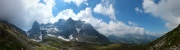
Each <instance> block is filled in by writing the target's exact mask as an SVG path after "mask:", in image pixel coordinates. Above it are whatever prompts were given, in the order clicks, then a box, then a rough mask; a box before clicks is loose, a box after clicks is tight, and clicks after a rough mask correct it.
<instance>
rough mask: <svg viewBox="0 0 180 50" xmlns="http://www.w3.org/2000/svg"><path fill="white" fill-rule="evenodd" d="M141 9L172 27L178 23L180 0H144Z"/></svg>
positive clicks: (179, 18)
mask: <svg viewBox="0 0 180 50" xmlns="http://www.w3.org/2000/svg"><path fill="white" fill-rule="evenodd" d="M142 5H143V9H144V11H145V13H150V14H152V15H154V16H156V17H160V18H162V19H164V20H165V21H166V24H165V26H166V27H168V28H170V29H172V28H175V27H177V25H179V24H180V22H179V21H180V6H179V5H180V0H160V1H159V2H158V3H155V1H154V0H144V1H143V3H142Z"/></svg>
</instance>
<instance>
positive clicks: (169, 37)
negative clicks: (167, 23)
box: [147, 25, 180, 50]
mask: <svg viewBox="0 0 180 50" xmlns="http://www.w3.org/2000/svg"><path fill="white" fill-rule="evenodd" d="M178 45H180V25H179V26H178V27H177V28H175V29H173V30H172V31H170V32H168V33H167V34H165V35H164V36H162V37H160V38H158V39H157V40H155V41H153V42H151V43H149V44H148V46H147V48H148V49H156V50H165V49H170V48H171V47H173V46H175V47H178ZM179 48H180V46H179Z"/></svg>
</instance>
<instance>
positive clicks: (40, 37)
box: [39, 32, 42, 40]
mask: <svg viewBox="0 0 180 50" xmlns="http://www.w3.org/2000/svg"><path fill="white" fill-rule="evenodd" d="M39 34H40V36H39V39H40V40H42V34H41V32H40V33H39Z"/></svg>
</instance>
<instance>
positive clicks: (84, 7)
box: [0, 0, 180, 35]
mask: <svg viewBox="0 0 180 50" xmlns="http://www.w3.org/2000/svg"><path fill="white" fill-rule="evenodd" d="M179 5H180V1H178V0H17V1H11V0H1V1H0V11H1V12H0V15H1V16H0V17H1V19H0V20H7V21H8V22H10V23H12V24H14V25H16V26H17V27H19V28H22V29H23V30H29V29H30V28H31V27H32V23H33V22H34V21H37V22H39V23H44V24H46V23H54V22H57V21H58V20H59V19H65V20H66V19H68V18H70V17H71V18H72V19H74V20H82V21H86V22H87V23H90V24H91V25H92V26H93V27H94V28H95V29H96V30H97V31H99V32H100V33H102V34H104V35H121V34H126V33H139V34H155V35H156V34H158V33H165V32H168V31H170V30H172V29H173V28H175V27H177V26H178V25H179V23H180V22H179V21H180V7H179ZM17 12H18V13H17ZM7 15H8V16H7ZM3 16H7V17H3Z"/></svg>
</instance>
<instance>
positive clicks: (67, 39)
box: [58, 36, 70, 41]
mask: <svg viewBox="0 0 180 50" xmlns="http://www.w3.org/2000/svg"><path fill="white" fill-rule="evenodd" d="M58 38H60V39H62V40H64V41H70V40H69V39H65V38H63V37H62V36H58Z"/></svg>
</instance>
